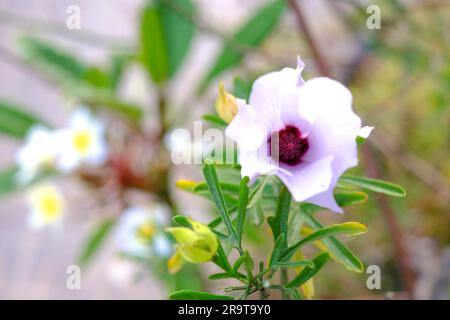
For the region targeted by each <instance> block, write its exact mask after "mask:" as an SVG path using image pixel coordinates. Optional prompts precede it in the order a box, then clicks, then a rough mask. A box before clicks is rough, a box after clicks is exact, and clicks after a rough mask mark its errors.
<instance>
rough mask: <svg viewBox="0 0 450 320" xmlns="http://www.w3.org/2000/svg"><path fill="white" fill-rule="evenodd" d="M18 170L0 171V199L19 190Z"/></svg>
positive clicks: (13, 168)
mask: <svg viewBox="0 0 450 320" xmlns="http://www.w3.org/2000/svg"><path fill="white" fill-rule="evenodd" d="M16 174H17V169H16V168H15V167H11V168H7V169H4V170H2V171H0V198H1V197H2V196H5V195H7V194H9V193H11V192H13V191H15V190H16V189H17V184H16V179H15V177H16Z"/></svg>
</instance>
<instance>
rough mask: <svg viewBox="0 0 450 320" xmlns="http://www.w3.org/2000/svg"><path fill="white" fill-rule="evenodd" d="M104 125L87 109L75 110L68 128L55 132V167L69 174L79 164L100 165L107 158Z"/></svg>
mask: <svg viewBox="0 0 450 320" xmlns="http://www.w3.org/2000/svg"><path fill="white" fill-rule="evenodd" d="M104 129H105V128H104V125H103V123H101V122H100V121H99V120H97V119H96V118H95V117H93V116H92V114H91V113H90V111H89V110H88V109H87V108H84V107H81V108H79V109H77V110H75V111H74V112H73V113H72V115H71V117H70V123H69V127H68V128H64V129H60V130H58V132H57V137H58V147H59V155H58V159H57V167H58V169H60V170H61V171H64V172H70V171H72V170H74V169H76V168H77V167H78V166H80V165H81V164H89V165H101V164H103V163H104V162H105V160H106V156H107V145H106V141H105V138H104V131H105V130H104Z"/></svg>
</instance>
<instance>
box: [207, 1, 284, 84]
mask: <svg viewBox="0 0 450 320" xmlns="http://www.w3.org/2000/svg"><path fill="white" fill-rule="evenodd" d="M284 7H285V3H284V1H283V0H275V1H272V2H271V3H269V4H268V5H266V6H264V7H262V8H261V9H260V10H259V11H258V12H256V14H255V15H254V16H253V17H251V18H250V19H249V20H248V21H247V22H246V23H245V24H244V25H243V26H241V28H240V29H239V30H238V31H237V32H236V33H235V34H234V35H233V36H232V37H231V39H230V41H229V43H226V44H225V45H224V48H223V49H222V52H221V53H220V54H219V56H218V57H217V59H216V61H215V63H214V65H213V67H212V68H211V70H210V71H209V72H208V74H207V75H206V77H205V79H204V80H203V81H202V83H201V85H200V88H199V91H200V92H203V91H204V89H205V88H206V87H207V86H208V84H209V82H210V81H211V80H212V79H214V78H215V77H216V76H218V75H219V74H220V73H222V72H223V71H225V70H227V69H230V68H232V67H234V66H236V65H237V64H239V63H240V62H241V60H242V58H243V57H244V52H243V49H247V48H249V47H250V48H256V47H258V46H259V45H260V44H261V43H262V42H263V40H264V39H266V38H267V36H268V35H269V34H270V33H271V31H272V30H273V29H274V28H275V26H276V25H277V23H278V20H279V18H280V16H281V14H282V12H283V10H284Z"/></svg>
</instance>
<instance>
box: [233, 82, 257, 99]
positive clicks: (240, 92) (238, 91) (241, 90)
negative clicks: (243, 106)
mask: <svg viewBox="0 0 450 320" xmlns="http://www.w3.org/2000/svg"><path fill="white" fill-rule="evenodd" d="M253 80H254V79H253ZM252 84H253V81H247V82H246V81H244V80H242V78H240V77H236V78H234V81H233V95H234V96H235V97H237V98H240V99H244V100H246V101H248V99H249V98H250V92H251V91H252Z"/></svg>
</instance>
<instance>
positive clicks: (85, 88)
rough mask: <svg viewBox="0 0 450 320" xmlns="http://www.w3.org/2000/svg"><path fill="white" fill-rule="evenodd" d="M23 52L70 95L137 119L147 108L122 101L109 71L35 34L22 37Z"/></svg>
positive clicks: (91, 104) (78, 99)
mask: <svg viewBox="0 0 450 320" xmlns="http://www.w3.org/2000/svg"><path fill="white" fill-rule="evenodd" d="M18 49H19V54H20V55H21V56H22V57H23V58H24V59H25V60H26V61H27V62H29V63H30V64H32V65H34V66H36V67H37V68H39V69H40V70H41V71H42V72H45V74H47V75H48V77H49V78H50V80H53V81H54V82H56V83H57V84H58V85H60V86H61V87H62V88H63V89H64V91H65V93H66V94H68V95H70V96H71V97H73V98H75V99H76V100H77V101H79V102H81V103H84V104H87V105H89V106H91V107H105V108H109V109H112V110H114V111H116V112H118V113H120V114H122V115H123V116H125V117H126V118H128V119H130V120H131V121H134V122H137V121H138V120H139V119H140V118H141V117H142V115H143V109H142V108H140V107H139V106H136V105H135V104H133V103H130V102H127V101H122V100H121V99H120V98H118V97H117V96H116V95H115V94H114V93H113V90H112V89H113V80H112V78H111V77H110V75H109V74H108V73H107V72H104V71H103V70H101V69H100V68H98V67H96V66H90V65H88V64H87V63H85V62H83V61H81V60H79V59H78V58H76V57H75V56H73V55H71V54H69V53H68V52H66V51H64V50H62V49H60V48H58V47H56V46H54V45H51V44H49V43H46V42H44V41H41V40H38V39H34V38H31V37H22V38H21V39H20V40H19V45H18Z"/></svg>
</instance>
